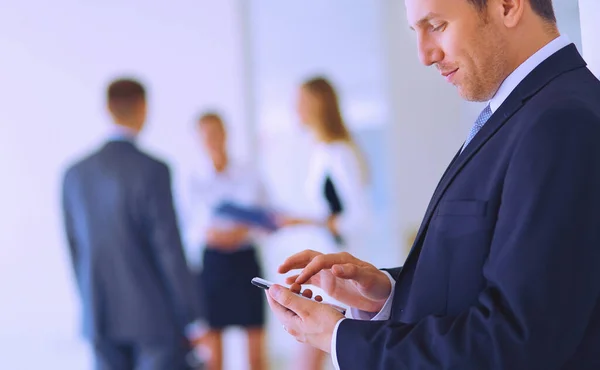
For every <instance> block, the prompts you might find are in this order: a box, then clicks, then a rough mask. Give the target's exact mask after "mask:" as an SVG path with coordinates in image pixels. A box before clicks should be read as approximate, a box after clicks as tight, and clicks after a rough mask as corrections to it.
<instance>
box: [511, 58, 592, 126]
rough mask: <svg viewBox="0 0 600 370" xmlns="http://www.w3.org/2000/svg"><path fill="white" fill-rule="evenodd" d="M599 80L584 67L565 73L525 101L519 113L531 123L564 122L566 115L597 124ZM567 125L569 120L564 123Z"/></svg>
mask: <svg viewBox="0 0 600 370" xmlns="http://www.w3.org/2000/svg"><path fill="white" fill-rule="evenodd" d="M598 101H600V82H599V81H598V80H597V79H596V78H595V77H594V76H593V75H592V74H591V72H589V70H588V69H587V68H582V69H579V70H575V71H571V72H567V73H565V74H563V75H561V76H559V77H557V78H556V79H555V80H553V81H551V82H550V83H549V84H548V85H547V86H545V87H544V88H543V89H541V90H540V91H539V92H538V93H537V94H536V95H535V96H533V97H532V98H531V100H530V101H528V102H527V103H526V104H525V106H524V108H523V111H522V112H521V114H523V115H525V116H526V117H527V121H528V122H530V123H531V124H532V125H533V124H535V123H536V122H540V121H544V122H548V121H557V122H563V121H564V118H565V115H570V116H571V117H572V118H573V119H576V118H577V117H578V116H585V117H588V121H590V118H591V121H594V119H593V117H594V116H595V117H597V118H598V119H597V120H596V121H599V122H598V123H600V104H598ZM564 124H568V122H564Z"/></svg>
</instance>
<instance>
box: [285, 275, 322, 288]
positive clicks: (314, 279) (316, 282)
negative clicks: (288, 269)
mask: <svg viewBox="0 0 600 370" xmlns="http://www.w3.org/2000/svg"><path fill="white" fill-rule="evenodd" d="M298 276H300V275H299V274H298V275H294V276H289V277H287V278H285V283H286V284H288V285H293V284H295V283H296V279H298ZM304 284H305V285H306V284H309V285H315V286H319V275H315V276H313V277H311V278H310V279H308V281H307V282H305V283H304ZM298 285H300V284H298Z"/></svg>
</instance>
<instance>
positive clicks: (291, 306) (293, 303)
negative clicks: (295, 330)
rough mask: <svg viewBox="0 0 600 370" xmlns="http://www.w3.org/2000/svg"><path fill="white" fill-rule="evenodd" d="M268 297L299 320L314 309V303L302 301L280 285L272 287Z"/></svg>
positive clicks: (306, 300)
mask: <svg viewBox="0 0 600 370" xmlns="http://www.w3.org/2000/svg"><path fill="white" fill-rule="evenodd" d="M268 293H269V295H270V297H271V298H272V299H273V300H274V301H275V302H277V303H279V304H280V305H281V306H283V307H285V308H287V309H288V310H290V311H293V312H294V313H295V314H296V315H298V316H300V318H304V317H306V316H307V313H308V312H310V310H311V309H314V308H315V306H314V305H315V304H317V303H315V302H311V301H309V300H308V299H304V298H302V297H300V296H299V295H297V294H295V293H292V292H291V291H290V290H289V289H286V288H284V287H282V286H280V285H273V286H272V287H271V288H269V291H268Z"/></svg>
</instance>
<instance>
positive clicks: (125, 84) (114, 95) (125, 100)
mask: <svg viewBox="0 0 600 370" xmlns="http://www.w3.org/2000/svg"><path fill="white" fill-rule="evenodd" d="M106 95H107V96H106V99H107V101H108V108H109V109H110V111H111V112H112V114H114V115H115V116H117V117H128V116H130V115H131V114H132V113H133V112H134V111H135V109H136V108H137V106H138V104H140V103H142V102H144V101H145V100H146V90H145V89H144V86H142V84H141V83H140V82H138V81H136V80H133V79H128V78H122V79H118V80H115V81H113V82H112V83H111V84H110V85H109V86H108V90H107V92H106Z"/></svg>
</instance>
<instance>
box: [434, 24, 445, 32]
mask: <svg viewBox="0 0 600 370" xmlns="http://www.w3.org/2000/svg"><path fill="white" fill-rule="evenodd" d="M431 27H432V28H431V30H432V31H434V32H438V31H443V30H444V29H445V28H446V23H442V24H440V25H431Z"/></svg>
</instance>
